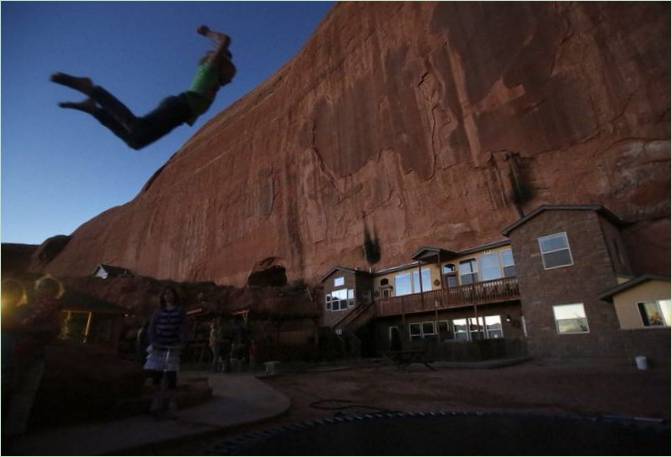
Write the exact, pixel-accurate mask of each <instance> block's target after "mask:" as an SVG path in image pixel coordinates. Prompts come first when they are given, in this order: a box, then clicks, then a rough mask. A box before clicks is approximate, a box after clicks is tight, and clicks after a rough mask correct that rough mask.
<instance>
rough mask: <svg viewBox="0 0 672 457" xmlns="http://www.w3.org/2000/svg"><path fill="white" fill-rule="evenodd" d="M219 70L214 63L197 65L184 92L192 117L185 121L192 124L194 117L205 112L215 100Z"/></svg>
mask: <svg viewBox="0 0 672 457" xmlns="http://www.w3.org/2000/svg"><path fill="white" fill-rule="evenodd" d="M220 85H221V84H220V83H219V72H218V71H217V68H216V67H215V66H214V65H211V64H210V63H203V64H201V65H199V66H198V70H197V71H196V76H195V77H194V81H193V82H192V83H191V88H190V89H189V90H188V91H187V92H186V95H187V100H188V101H189V106H190V107H191V113H192V115H193V117H192V118H191V119H189V120H188V121H187V123H188V124H189V125H194V122H196V119H197V118H198V116H200V115H201V114H203V113H205V112H206V111H207V110H208V108H210V105H212V102H213V101H214V100H215V96H216V95H217V91H218V90H219V87H220Z"/></svg>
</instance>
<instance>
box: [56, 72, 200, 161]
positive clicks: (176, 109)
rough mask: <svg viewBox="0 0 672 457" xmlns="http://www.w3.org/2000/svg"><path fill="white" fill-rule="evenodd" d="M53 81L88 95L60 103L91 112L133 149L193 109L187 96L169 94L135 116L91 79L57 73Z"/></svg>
mask: <svg viewBox="0 0 672 457" xmlns="http://www.w3.org/2000/svg"><path fill="white" fill-rule="evenodd" d="M51 80H52V81H54V82H56V83H58V84H63V85H65V86H68V87H70V88H72V89H75V90H78V91H80V92H82V93H84V94H85V95H88V96H89V99H87V100H85V101H83V102H80V103H60V104H59V106H61V107H62V108H71V109H77V110H80V111H84V112H87V113H89V114H91V115H92V116H93V117H95V118H96V119H97V120H98V122H100V123H101V124H102V125H104V126H105V127H107V128H108V129H110V130H111V131H112V132H113V133H114V134H115V135H117V136H118V137H119V138H121V139H122V140H123V141H124V142H125V143H126V144H127V145H128V146H129V147H131V148H133V149H142V148H143V147H145V146H147V145H148V144H150V143H153V142H154V141H156V140H158V139H159V138H161V137H163V136H164V135H166V134H167V133H168V132H170V131H171V130H173V129H174V128H175V127H177V126H179V125H181V124H183V123H184V122H186V121H187V120H188V119H189V118H190V117H191V108H190V106H189V103H188V101H187V99H186V97H185V96H184V95H179V96H177V97H168V98H166V99H165V100H163V101H162V102H161V104H160V105H159V106H158V107H157V108H156V109H155V110H154V111H152V112H151V113H149V114H147V115H146V116H144V117H136V116H135V115H134V114H133V113H132V112H131V111H130V110H129V109H128V108H127V107H126V106H125V105H124V104H123V103H121V102H120V101H119V100H118V99H117V98H116V97H114V96H113V95H112V94H110V93H109V92H108V91H106V90H105V89H104V88H102V87H100V86H95V85H93V83H92V81H91V80H90V79H88V78H78V77H74V76H70V75H66V74H64V73H56V74H55V75H53V76H52V78H51Z"/></svg>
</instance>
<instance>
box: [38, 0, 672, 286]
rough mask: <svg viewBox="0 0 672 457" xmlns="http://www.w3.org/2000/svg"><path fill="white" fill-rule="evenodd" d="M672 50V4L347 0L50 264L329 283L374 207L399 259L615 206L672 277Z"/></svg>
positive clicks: (387, 248) (643, 253)
mask: <svg viewBox="0 0 672 457" xmlns="http://www.w3.org/2000/svg"><path fill="white" fill-rule="evenodd" d="M669 56H670V7H669V5H668V4H667V3H638V2H634V3H576V4H574V3H559V4H555V3H536V2H535V3H506V4H502V3H490V4H488V3H484V4H480V3H462V2H455V3H452V2H445V3H439V4H434V3H424V2H420V3H414V2H409V3H370V4H369V3H344V4H339V5H337V6H336V7H335V8H334V9H333V11H331V13H330V14H329V15H328V17H327V18H326V19H325V21H324V22H323V23H322V24H321V25H320V27H319V29H318V30H317V32H316V33H315V35H314V37H313V38H312V39H311V40H310V42H309V43H308V44H307V45H306V47H305V48H304V49H303V51H302V52H301V53H300V54H299V55H298V56H297V57H296V58H295V59H294V60H292V61H291V62H289V63H288V64H287V65H286V66H285V67H283V68H282V69H281V70H280V71H279V72H278V73H277V74H276V75H275V76H274V77H273V78H271V79H270V80H269V81H267V82H266V83H264V84H263V85H262V86H260V87H259V88H258V89H256V90H255V91H254V92H253V93H251V94H249V95H248V96H247V97H245V98H244V99H242V100H240V101H238V102H237V103H235V104H234V105H233V106H231V107H230V108H229V109H228V110H226V111H225V112H223V113H221V114H219V115H218V116H217V117H215V118H214V119H213V120H212V121H211V122H210V123H208V124H207V125H206V126H205V127H204V128H202V129H201V130H200V131H199V132H198V133H197V134H196V135H195V136H194V137H193V138H192V139H191V140H190V141H189V142H188V143H187V144H185V145H184V147H183V148H182V149H181V150H180V151H178V153H177V154H175V156H174V157H173V158H172V159H171V160H170V161H169V162H168V163H167V164H166V165H165V167H163V168H162V169H161V170H159V172H157V174H156V175H155V176H154V177H152V179H151V180H150V182H148V183H147V185H146V186H145V188H144V189H143V191H142V192H141V193H140V194H139V195H138V196H137V197H136V198H135V199H134V200H133V201H131V202H129V203H127V204H126V205H123V206H121V207H117V208H113V209H110V210H109V211H106V212H105V213H103V214H101V215H99V216H98V217H96V218H94V219H92V220H91V221H89V222H87V223H85V224H84V225H82V226H81V227H80V228H79V229H78V230H77V231H75V232H74V234H73V237H72V240H71V241H70V243H69V244H68V245H67V246H66V248H65V249H64V250H63V252H62V253H61V254H60V255H59V256H58V257H57V258H56V259H55V260H54V261H52V262H51V263H50V265H49V267H48V270H50V271H52V272H53V273H56V274H59V273H60V274H67V275H77V274H88V273H90V272H91V271H92V270H93V268H94V267H95V265H96V264H97V263H100V262H103V263H108V264H112V265H120V266H124V267H127V268H130V269H132V270H134V271H136V272H137V273H139V274H143V275H149V276H153V277H157V278H172V279H175V280H190V281H196V280H213V281H216V282H218V283H226V284H233V285H242V284H244V283H245V281H246V279H247V277H248V275H249V273H250V271H251V270H252V269H253V267H254V265H255V264H256V263H257V262H260V261H262V260H263V259H266V258H270V257H273V258H275V259H276V262H277V263H278V264H280V265H282V266H284V267H285V268H286V270H287V275H288V280H290V281H292V280H295V279H299V278H305V279H306V280H308V281H313V280H316V279H317V278H319V276H320V275H321V274H324V272H325V271H327V270H328V269H329V267H330V266H332V265H334V264H342V265H349V266H353V267H361V268H365V267H367V264H366V261H365V259H364V257H363V255H362V252H363V250H362V243H363V239H364V235H363V233H364V221H363V220H362V214H364V215H365V217H366V219H367V221H368V223H369V224H370V225H371V226H373V227H375V230H376V233H377V236H378V241H379V245H380V249H381V256H382V258H381V260H380V263H379V264H378V265H379V266H390V265H394V264H398V263H402V262H406V261H408V259H409V257H410V255H411V254H412V253H413V252H414V251H415V250H416V249H417V248H418V247H419V246H421V245H424V244H431V245H436V246H443V247H446V248H448V249H463V248H466V247H469V246H473V245H477V244H480V243H483V242H488V241H494V240H497V239H500V238H502V235H501V233H500V230H501V229H502V228H503V227H505V226H506V225H508V224H509V223H511V222H513V221H515V220H516V219H517V218H518V217H519V211H524V212H527V211H530V210H531V209H533V208H535V207H536V206H538V205H540V204H544V203H555V204H558V203H570V204H571V203H577V204H586V203H601V204H603V205H605V206H606V207H607V208H609V209H610V210H612V211H614V212H615V213H616V214H618V215H619V216H621V217H622V218H623V219H625V220H628V221H631V222H634V223H635V224H634V225H633V226H632V228H631V229H630V230H628V232H627V233H626V236H627V238H626V241H627V243H628V245H629V246H631V247H632V249H631V251H632V252H631V253H630V254H631V257H632V258H633V263H634V264H635V265H636V266H637V267H638V268H639V269H640V271H644V270H647V271H658V272H665V271H669V258H667V260H666V259H665V258H662V257H661V256H652V255H650V254H651V252H649V251H651V249H656V250H658V249H661V243H662V249H666V250H667V252H669V246H670V242H669V206H670V204H669V188H670V172H669V161H670V142H669V138H670V128H669V126H670V91H669V87H670V59H669ZM224 90H226V89H224ZM516 202H517V203H516ZM649 225H651V226H652V227H653V230H648V227H649ZM661 234H662V240H661ZM640 246H641V247H642V248H641V249H640V248H639V247H640ZM649 248H650V249H649ZM663 257H665V256H663ZM668 257H669V256H668Z"/></svg>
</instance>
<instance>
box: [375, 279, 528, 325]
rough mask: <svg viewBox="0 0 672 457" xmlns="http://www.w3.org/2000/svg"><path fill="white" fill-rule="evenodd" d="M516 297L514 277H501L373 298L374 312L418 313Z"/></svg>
mask: <svg viewBox="0 0 672 457" xmlns="http://www.w3.org/2000/svg"><path fill="white" fill-rule="evenodd" d="M519 298H520V292H519V291H518V279H517V278H501V279H495V280H492V281H482V282H477V283H475V284H469V285H466V286H458V287H453V288H450V289H441V290H432V291H429V292H424V293H421V294H411V295H402V296H401V297H391V298H379V299H377V300H376V315H377V316H395V315H401V314H411V313H422V312H427V311H434V310H442V309H449V308H459V307H463V306H470V305H484V304H488V303H500V302H505V301H511V300H517V299H519Z"/></svg>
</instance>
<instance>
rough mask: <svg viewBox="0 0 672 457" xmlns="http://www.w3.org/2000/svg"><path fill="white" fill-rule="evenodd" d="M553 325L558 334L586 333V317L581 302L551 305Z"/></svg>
mask: <svg viewBox="0 0 672 457" xmlns="http://www.w3.org/2000/svg"><path fill="white" fill-rule="evenodd" d="M553 315H554V316H555V327H556V329H557V331H558V333H559V334H566V333H588V331H589V329H588V319H587V318H586V310H585V309H584V308H583V303H577V304H572V305H558V306H554V307H553Z"/></svg>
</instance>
